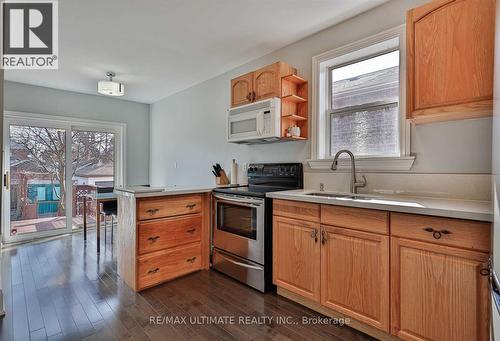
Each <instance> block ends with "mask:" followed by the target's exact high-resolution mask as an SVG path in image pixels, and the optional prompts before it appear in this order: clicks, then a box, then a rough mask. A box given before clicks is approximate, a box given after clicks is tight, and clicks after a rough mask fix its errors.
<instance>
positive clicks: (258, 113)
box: [227, 97, 281, 144]
mask: <svg viewBox="0 0 500 341" xmlns="http://www.w3.org/2000/svg"><path fill="white" fill-rule="evenodd" d="M280 118H281V100H280V99H279V98H278V97H275V98H270V99H266V100H263V101H259V102H255V103H251V104H246V105H242V106H240V107H237V108H233V109H229V111H228V115H227V141H228V142H233V143H245V144H253V143H265V142H272V141H277V140H279V139H280V137H281V120H280Z"/></svg>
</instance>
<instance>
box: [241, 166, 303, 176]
mask: <svg viewBox="0 0 500 341" xmlns="http://www.w3.org/2000/svg"><path fill="white" fill-rule="evenodd" d="M247 175H248V177H249V178H251V177H278V178H284V177H290V178H295V177H299V176H300V177H301V175H302V164H301V163H258V164H250V165H249V167H248V173H247Z"/></svg>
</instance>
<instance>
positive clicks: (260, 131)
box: [257, 111, 264, 135]
mask: <svg viewBox="0 0 500 341" xmlns="http://www.w3.org/2000/svg"><path fill="white" fill-rule="evenodd" d="M257 134H258V135H262V134H264V113H263V112H262V111H259V113H258V114H257Z"/></svg>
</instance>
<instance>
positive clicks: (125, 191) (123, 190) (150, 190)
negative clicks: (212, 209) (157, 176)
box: [114, 186, 215, 198]
mask: <svg viewBox="0 0 500 341" xmlns="http://www.w3.org/2000/svg"><path fill="white" fill-rule="evenodd" d="M214 188H215V186H214V187H171V188H168V187H167V188H160V187H146V186H127V187H115V191H114V192H115V193H116V194H117V195H123V196H128V197H135V198H150V197H162V196H168V195H181V194H194V193H207V192H212V190H213V189H214Z"/></svg>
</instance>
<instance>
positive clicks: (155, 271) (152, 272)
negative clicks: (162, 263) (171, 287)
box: [148, 268, 160, 275]
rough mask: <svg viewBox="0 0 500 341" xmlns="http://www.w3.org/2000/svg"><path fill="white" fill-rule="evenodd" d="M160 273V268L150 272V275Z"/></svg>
mask: <svg viewBox="0 0 500 341" xmlns="http://www.w3.org/2000/svg"><path fill="white" fill-rule="evenodd" d="M158 271H160V268H154V269H151V270H149V271H148V274H150V275H152V274H155V273H157V272H158Z"/></svg>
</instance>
